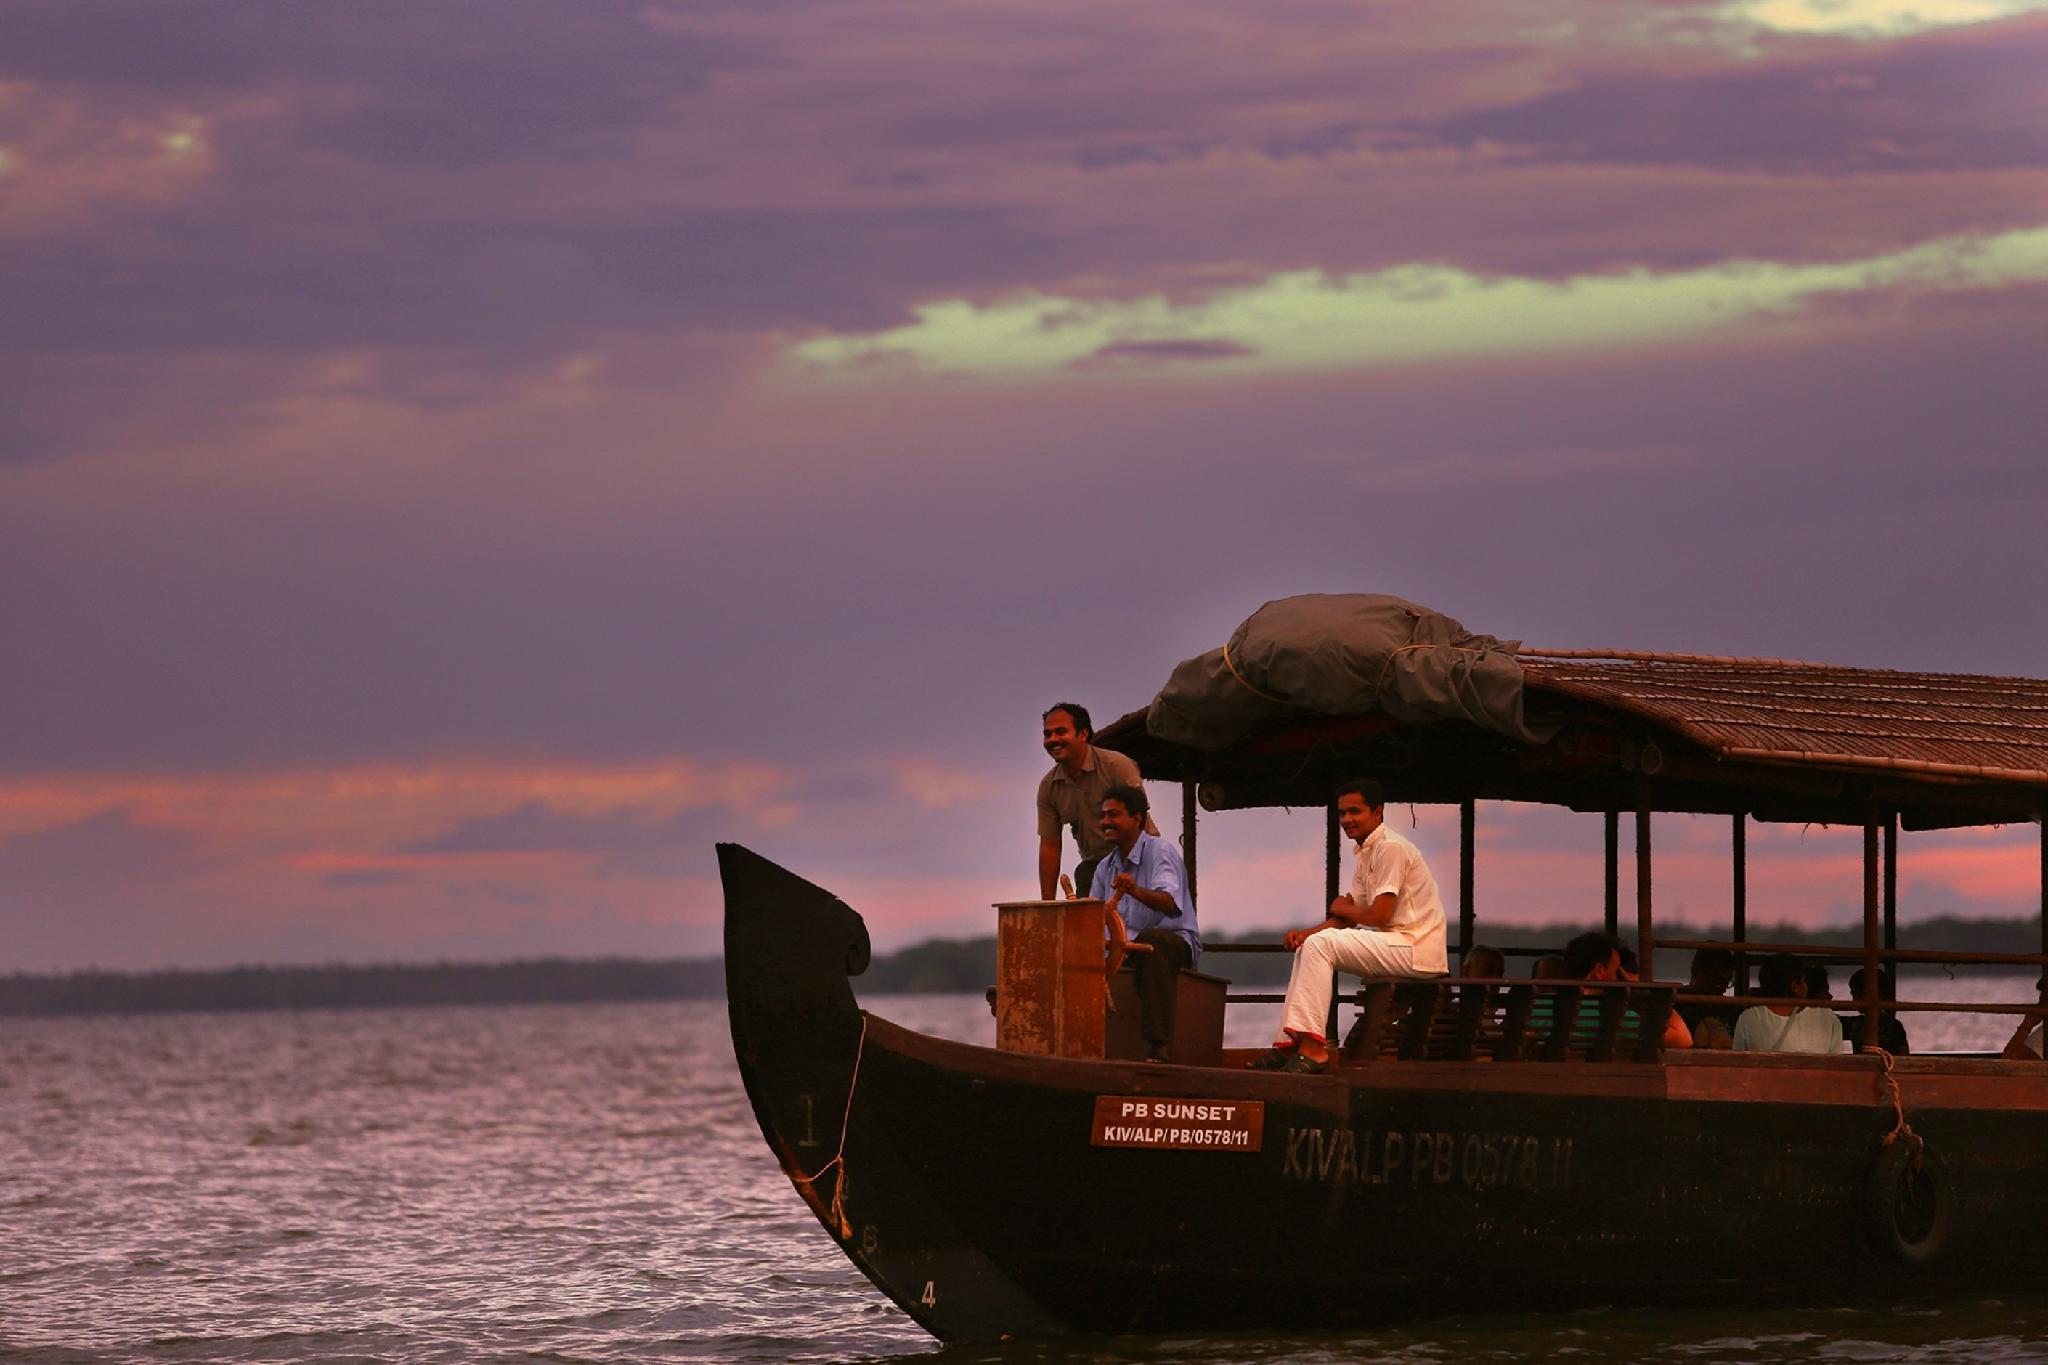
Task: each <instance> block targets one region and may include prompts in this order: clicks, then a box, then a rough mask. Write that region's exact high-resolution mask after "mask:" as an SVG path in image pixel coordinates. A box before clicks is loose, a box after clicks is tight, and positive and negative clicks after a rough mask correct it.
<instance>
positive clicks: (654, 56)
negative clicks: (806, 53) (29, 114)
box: [0, 0, 771, 169]
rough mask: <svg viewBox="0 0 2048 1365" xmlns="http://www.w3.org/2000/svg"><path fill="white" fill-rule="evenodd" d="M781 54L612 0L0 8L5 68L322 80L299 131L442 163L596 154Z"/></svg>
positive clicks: (239, 90) (15, 74) (358, 152)
mask: <svg viewBox="0 0 2048 1365" xmlns="http://www.w3.org/2000/svg"><path fill="white" fill-rule="evenodd" d="M513 32H516V33H517V34H518V38H517V39H516V40H510V39H508V37H507V36H506V35H507V34H509V33H513ZM114 35H118V37H115V36H114ZM770 59H771V58H770V55H769V54H768V52H767V51H766V50H765V49H764V48H763V47H762V46H761V45H760V44H758V43H754V42H749V41H745V40H742V39H740V38H738V37H736V36H734V35H732V34H730V33H721V32H718V31H715V30H712V29H710V28H709V27H708V26H699V25H694V24H687V23H684V22H681V21H680V20H678V19H677V18H676V17H675V16H673V15H662V14H661V13H660V11H658V10H650V9H642V10H637V11H636V10H634V9H631V8H629V7H626V6H618V5H604V4H599V5H589V6H576V7H573V8H569V9H563V8H560V7H557V6H553V5H547V4H535V3H518V2H517V0H509V2H508V3H506V4H503V5H502V6H500V7H499V8H498V9H497V10H496V11H495V12H494V16H493V20H492V23H491V25H490V26H489V28H488V29H485V28H480V26H479V25H478V23H477V21H476V17H475V16H474V15H471V14H467V13H465V12H463V11H461V10H458V9H451V8H446V7H442V6H437V5H416V4H409V3H405V2H404V0H359V2H358V3H351V4H349V5H326V4H310V5H284V6H278V5H265V4H250V3H242V4H228V5H223V6H221V7H219V8H216V9H208V10H204V11H195V12H192V13H189V14H181V13H176V12H166V11H151V10H148V9H142V10H137V9H134V8H132V7H129V6H126V5H121V4H118V3H111V4H110V3H104V0H77V2H76V3H73V2H72V0H54V2H53V0H20V3H15V4H10V5H9V6H7V8H6V10H5V12H4V13H0V80H4V79H13V80H17V81H36V82H46V83H52V84H57V85H62V86H66V87H72V88H78V89H83V90H87V91H92V92H95V93H96V94H100V95H105V94H109V93H115V94H120V95H123V96H126V97H127V98H128V99H130V100H135V99H142V98H154V99H184V100H201V99H205V98H208V97H215V98H218V97H222V96H235V95H241V96H246V95H251V94H262V93H274V92H277V91H280V90H290V89H297V90H302V91H312V92H318V94H317V97H315V98H310V99H307V100H304V101H302V102H300V103H299V104H297V105H296V106H293V105H291V104H287V105H286V107H285V109H284V111H283V114H284V119H285V121H286V123H287V124H288V125H289V126H291V127H292V131H294V132H295V133H296V134H297V135H298V136H299V137H301V138H302V139H305V140H307V141H309V142H310V143H311V144H313V145H316V146H324V147H328V148H331V149H334V150H337V151H341V152H345V153H347V154H350V155H354V156H360V157H364V158H367V159H373V160H378V161H382V162H385V163H389V164H408V163H419V164H424V165H430V166H436V167H440V168H444V169H447V168H461V167H470V166H477V165H485V164H491V163H495V162H501V161H521V160H531V159H542V158H549V157H565V156H576V155H588V154H589V153H590V152H591V151H592V150H593V148H594V146H597V145H601V144H602V143H604V142H612V143H616V142H617V141H619V140H621V139H623V138H625V137H626V136H627V135H629V134H630V133H631V132H632V131H633V130H634V129H635V128H636V127H637V126H639V125H641V124H643V123H644V122H646V121H647V120H649V119H650V118H652V117H653V116H654V115H655V114H656V113H657V112H659V111H661V110H662V109H664V108H665V106H667V105H668V104H669V102H670V101H672V100H674V99H676V98H677V97H679V96H685V95H689V94H694V93H696V92H698V91H701V90H702V89H703V88H704V87H705V84H706V82H707V81H708V80H709V79H710V78H711V77H712V76H713V75H714V74H716V73H718V72H721V71H733V70H745V69H749V68H752V67H757V66H759V65H761V64H762V63H764V62H766V61H768V60H770ZM597 71H602V72H604V73H605V74H604V78H603V79H593V78H592V76H591V74H590V73H593V72H597Z"/></svg>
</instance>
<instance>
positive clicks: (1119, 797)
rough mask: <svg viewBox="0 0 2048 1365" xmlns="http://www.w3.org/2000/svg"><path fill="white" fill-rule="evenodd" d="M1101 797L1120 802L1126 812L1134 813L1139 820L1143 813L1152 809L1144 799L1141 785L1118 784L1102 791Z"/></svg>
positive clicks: (1149, 803)
mask: <svg viewBox="0 0 2048 1365" xmlns="http://www.w3.org/2000/svg"><path fill="white" fill-rule="evenodd" d="M1102 799H1103V800H1105V801H1116V802H1120V803H1121V804H1122V805H1123V808H1124V810H1125V811H1126V812H1127V813H1128V814H1131V815H1135V816H1137V817H1138V818H1139V819H1140V820H1142V819H1144V818H1145V813H1146V812H1147V811H1149V810H1151V809H1152V803H1151V802H1150V801H1147V800H1146V799H1145V789H1144V788H1143V787H1132V786H1126V785H1122V784H1119V785H1117V786H1114V787H1111V788H1110V789H1109V790H1108V791H1106V792H1104V793H1103V794H1102Z"/></svg>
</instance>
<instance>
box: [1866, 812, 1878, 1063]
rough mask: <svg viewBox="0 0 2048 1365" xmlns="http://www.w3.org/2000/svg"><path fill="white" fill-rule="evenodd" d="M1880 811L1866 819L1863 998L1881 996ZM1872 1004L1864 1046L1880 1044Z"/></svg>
mask: <svg viewBox="0 0 2048 1365" xmlns="http://www.w3.org/2000/svg"><path fill="white" fill-rule="evenodd" d="M1877 871H1878V852H1877V812H1875V811H1872V812H1871V813H1870V814H1869V815H1868V816H1866V817H1865V818H1864V821H1863V998H1864V999H1866V1000H1874V999H1876V998H1877V997H1878V995H1879V991H1878V976H1877V974H1878V957H1877V949H1878V895H1877ZM1878 1014H1879V1011H1878V1010H1876V1009H1874V1008H1872V1009H1866V1010H1865V1011H1864V1013H1863V1046H1864V1048H1865V1049H1866V1050H1867V1049H1870V1048H1874V1047H1876V1046H1877V1018H1878Z"/></svg>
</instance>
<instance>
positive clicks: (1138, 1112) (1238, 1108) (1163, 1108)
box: [1089, 1095, 1266, 1152]
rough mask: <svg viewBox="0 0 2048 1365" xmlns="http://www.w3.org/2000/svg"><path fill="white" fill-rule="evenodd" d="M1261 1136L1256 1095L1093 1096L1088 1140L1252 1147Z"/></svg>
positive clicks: (1165, 1146) (1179, 1147)
mask: <svg viewBox="0 0 2048 1365" xmlns="http://www.w3.org/2000/svg"><path fill="white" fill-rule="evenodd" d="M1265 1137H1266V1106H1265V1104H1264V1102H1262V1101H1260V1100H1173V1099H1164V1100H1163V1099H1160V1098H1158V1097H1157V1096H1154V1095H1097V1096H1096V1097H1095V1128H1094V1132H1093V1134H1092V1135H1091V1136H1090V1138H1089V1143H1090V1145H1092V1146H1096V1147H1144V1148H1152V1149H1154V1150H1165V1151H1178V1152H1256V1151H1258V1150H1259V1149H1260V1147H1261V1145H1262V1144H1263V1143H1264V1142H1265Z"/></svg>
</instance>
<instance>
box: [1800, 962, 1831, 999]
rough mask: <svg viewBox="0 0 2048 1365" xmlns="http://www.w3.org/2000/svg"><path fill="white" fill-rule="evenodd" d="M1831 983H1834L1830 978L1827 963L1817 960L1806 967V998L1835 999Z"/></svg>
mask: <svg viewBox="0 0 2048 1365" xmlns="http://www.w3.org/2000/svg"><path fill="white" fill-rule="evenodd" d="M1831 985H1832V983H1831V982H1829V980H1828V969H1827V967H1826V965H1825V964H1823V963H1819V962H1816V963H1814V964H1813V965H1812V966H1810V967H1808V968H1807V969H1806V998H1807V999H1808V1000H1832V999H1834V998H1835V993H1834V991H1833V990H1832V989H1830V986H1831Z"/></svg>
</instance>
